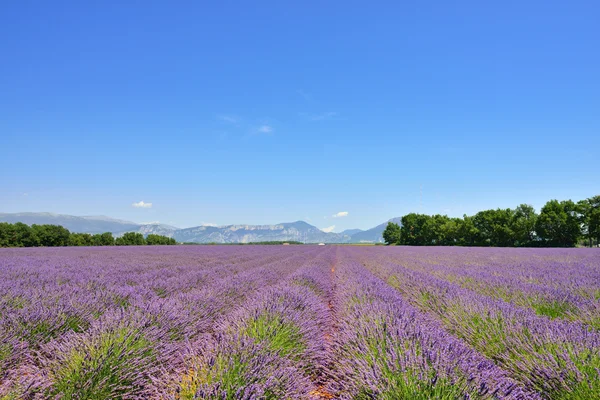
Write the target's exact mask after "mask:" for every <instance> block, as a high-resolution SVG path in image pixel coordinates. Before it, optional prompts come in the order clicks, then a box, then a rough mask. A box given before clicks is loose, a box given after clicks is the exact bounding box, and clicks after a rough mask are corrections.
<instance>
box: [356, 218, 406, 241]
mask: <svg viewBox="0 0 600 400" xmlns="http://www.w3.org/2000/svg"><path fill="white" fill-rule="evenodd" d="M401 220H402V219H401V218H392V219H390V220H389V221H387V222H384V223H383V224H380V225H377V226H376V227H375V228H371V229H369V230H366V231H362V232H359V233H355V234H354V235H352V237H351V240H350V241H351V243H383V231H384V230H385V227H386V226H387V224H388V222H394V223H396V224H398V225H400V224H401Z"/></svg>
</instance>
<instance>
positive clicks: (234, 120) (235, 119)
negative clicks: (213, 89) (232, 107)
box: [217, 114, 238, 124]
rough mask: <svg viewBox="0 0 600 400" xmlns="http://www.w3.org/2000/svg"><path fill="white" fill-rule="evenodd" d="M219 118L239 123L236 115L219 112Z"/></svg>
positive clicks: (231, 122)
mask: <svg viewBox="0 0 600 400" xmlns="http://www.w3.org/2000/svg"><path fill="white" fill-rule="evenodd" d="M217 118H218V119H220V120H221V121H223V122H228V123H230V124H237V123H238V118H237V117H234V116H233V115H224V114H219V115H217Z"/></svg>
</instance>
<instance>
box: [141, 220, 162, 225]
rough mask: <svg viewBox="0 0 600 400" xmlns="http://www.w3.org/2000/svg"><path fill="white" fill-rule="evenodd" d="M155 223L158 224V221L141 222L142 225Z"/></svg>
mask: <svg viewBox="0 0 600 400" xmlns="http://www.w3.org/2000/svg"><path fill="white" fill-rule="evenodd" d="M156 224H160V221H149V222H142V225H156Z"/></svg>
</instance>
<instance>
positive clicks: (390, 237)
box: [383, 222, 400, 245]
mask: <svg viewBox="0 0 600 400" xmlns="http://www.w3.org/2000/svg"><path fill="white" fill-rule="evenodd" d="M383 240H384V241H385V243H387V244H388V245H389V244H400V225H398V224H396V223H393V222H388V224H387V226H386V227H385V230H384V231H383Z"/></svg>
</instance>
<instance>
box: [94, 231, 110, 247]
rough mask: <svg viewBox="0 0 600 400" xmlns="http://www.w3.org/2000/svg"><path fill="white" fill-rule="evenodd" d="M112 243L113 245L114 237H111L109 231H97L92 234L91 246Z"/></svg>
mask: <svg viewBox="0 0 600 400" xmlns="http://www.w3.org/2000/svg"><path fill="white" fill-rule="evenodd" d="M114 245H115V238H114V237H113V235H112V233H110V232H104V233H97V234H95V235H94V236H92V246H114Z"/></svg>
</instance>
